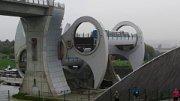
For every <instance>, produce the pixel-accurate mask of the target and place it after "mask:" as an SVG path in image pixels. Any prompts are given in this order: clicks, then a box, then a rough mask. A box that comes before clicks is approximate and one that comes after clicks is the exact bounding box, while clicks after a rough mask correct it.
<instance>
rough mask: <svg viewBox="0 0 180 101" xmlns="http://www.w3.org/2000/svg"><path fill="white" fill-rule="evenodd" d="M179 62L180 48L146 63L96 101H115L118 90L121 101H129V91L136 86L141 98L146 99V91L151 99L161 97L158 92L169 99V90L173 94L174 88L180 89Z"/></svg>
mask: <svg viewBox="0 0 180 101" xmlns="http://www.w3.org/2000/svg"><path fill="white" fill-rule="evenodd" d="M179 61H180V47H179V48H176V49H174V50H172V51H169V52H167V53H165V54H163V55H161V56H159V57H157V58H155V59H153V60H152V61H150V62H148V63H146V64H145V65H143V66H142V67H141V68H139V69H138V70H136V71H134V72H133V73H131V74H129V75H128V76H126V77H125V78H124V79H122V81H119V82H118V83H116V84H115V85H114V86H112V87H111V88H109V89H107V90H106V91H105V92H104V93H103V94H102V95H100V96H99V97H97V98H96V100H95V101H114V100H113V93H114V92H115V91H116V90H118V91H119V92H120V99H121V100H123V101H128V99H129V98H128V89H129V88H133V87H134V85H136V86H137V87H138V88H140V91H141V94H142V95H140V97H141V98H144V94H143V93H144V90H146V95H147V97H148V98H149V99H155V98H157V96H158V97H160V93H159V95H157V91H158V92H161V95H162V92H163V97H169V92H168V90H169V91H170V93H171V91H172V90H173V89H174V88H176V87H177V88H180V79H179V77H180V67H179ZM152 91H154V92H152ZM131 99H132V96H131Z"/></svg>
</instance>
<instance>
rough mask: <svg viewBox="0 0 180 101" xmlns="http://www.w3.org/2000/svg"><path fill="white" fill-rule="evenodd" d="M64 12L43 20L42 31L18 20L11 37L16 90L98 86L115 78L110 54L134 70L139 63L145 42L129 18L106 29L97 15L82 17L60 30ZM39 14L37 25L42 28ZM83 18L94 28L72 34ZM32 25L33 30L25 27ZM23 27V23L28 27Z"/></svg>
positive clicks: (46, 92)
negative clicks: (18, 77)
mask: <svg viewBox="0 0 180 101" xmlns="http://www.w3.org/2000/svg"><path fill="white" fill-rule="evenodd" d="M62 12H63V11H61V10H60V11H58V10H56V11H55V12H54V15H53V16H52V17H51V18H48V21H50V22H49V23H48V26H45V27H44V29H43V34H41V33H39V32H38V31H37V33H36V32H35V31H33V25H36V24H37V23H38V22H37V23H32V22H28V21H33V20H34V19H31V20H26V19H21V20H20V22H19V25H18V27H17V32H16V37H15V56H16V64H17V68H18V69H19V73H20V75H21V76H22V77H23V78H24V79H23V83H22V86H21V88H20V92H22V93H27V94H30V95H38V91H40V94H41V95H43V96H60V95H63V94H65V93H66V94H68V93H70V92H71V91H72V90H74V89H80V88H87V89H99V88H100V86H101V84H102V82H103V80H104V79H108V80H111V81H112V82H113V83H115V82H117V81H118V80H120V79H119V78H118V77H117V75H116V74H115V72H114V70H113V67H112V65H111V55H112V54H119V55H122V56H124V57H125V58H127V60H128V61H129V63H130V64H131V66H132V69H133V70H136V69H138V67H139V66H140V65H141V64H142V63H143V59H144V40H143V35H142V32H141V30H140V28H139V27H138V26H137V25H135V24H134V23H132V22H129V21H123V22H120V23H118V24H117V25H116V26H115V27H114V28H113V29H112V30H105V29H104V27H103V26H102V25H101V23H99V22H98V21H97V20H96V19H94V18H92V17H89V16H83V17H80V18H79V19H77V20H76V21H75V22H74V23H73V24H72V25H70V24H67V25H66V27H65V29H64V32H63V33H62V29H61V21H62V19H63V13H64V12H63V13H62ZM44 21H46V19H45V20H44V18H43V19H42V20H41V22H39V23H42V25H41V24H39V25H38V26H43V24H47V23H43V22H44ZM84 22H88V23H90V24H92V25H93V26H94V27H95V30H92V33H90V34H89V35H88V36H87V35H86V36H85V35H84V34H81V33H80V35H78V34H77V33H76V31H77V29H78V27H79V26H80V25H81V24H82V23H84ZM31 25H32V30H31V29H30V28H28V27H29V26H31ZM27 26H28V27H27ZM123 26H130V27H132V28H134V29H135V31H136V33H135V34H129V33H123V32H120V31H119V29H121V28H122V27H123Z"/></svg>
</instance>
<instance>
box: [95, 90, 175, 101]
mask: <svg viewBox="0 0 180 101" xmlns="http://www.w3.org/2000/svg"><path fill="white" fill-rule="evenodd" d="M116 91H118V92H119V101H134V95H133V88H129V89H126V90H125V89H121V90H118V89H117V90H116V89H109V90H108V91H107V92H105V93H103V96H99V97H98V98H97V99H96V101H105V100H106V101H115V96H114V95H115V92H116ZM172 92H173V89H168V88H167V89H165V90H159V89H140V93H139V97H138V98H139V100H140V101H159V100H167V101H171V99H172V98H173V96H172Z"/></svg>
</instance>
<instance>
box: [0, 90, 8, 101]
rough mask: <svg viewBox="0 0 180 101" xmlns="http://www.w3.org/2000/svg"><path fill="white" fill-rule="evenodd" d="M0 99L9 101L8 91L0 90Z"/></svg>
mask: <svg viewBox="0 0 180 101" xmlns="http://www.w3.org/2000/svg"><path fill="white" fill-rule="evenodd" d="M0 101H10V92H9V90H8V91H0Z"/></svg>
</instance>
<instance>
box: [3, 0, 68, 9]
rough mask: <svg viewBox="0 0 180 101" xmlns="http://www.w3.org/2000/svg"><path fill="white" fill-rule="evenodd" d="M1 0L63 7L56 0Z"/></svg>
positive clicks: (63, 6)
mask: <svg viewBox="0 0 180 101" xmlns="http://www.w3.org/2000/svg"><path fill="white" fill-rule="evenodd" d="M2 1H11V2H20V3H26V4H36V5H41V6H49V7H51V6H52V7H57V8H65V5H64V4H62V3H60V2H57V1H55V0H2Z"/></svg>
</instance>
